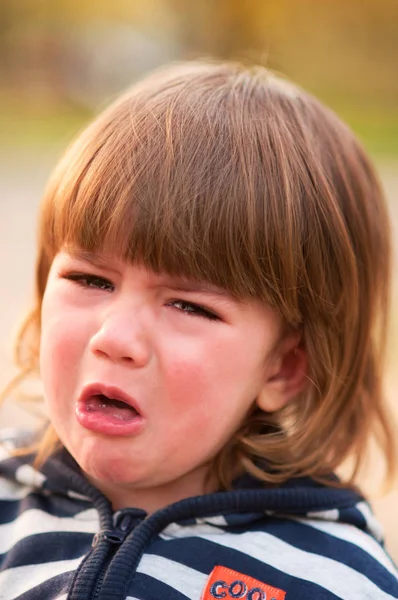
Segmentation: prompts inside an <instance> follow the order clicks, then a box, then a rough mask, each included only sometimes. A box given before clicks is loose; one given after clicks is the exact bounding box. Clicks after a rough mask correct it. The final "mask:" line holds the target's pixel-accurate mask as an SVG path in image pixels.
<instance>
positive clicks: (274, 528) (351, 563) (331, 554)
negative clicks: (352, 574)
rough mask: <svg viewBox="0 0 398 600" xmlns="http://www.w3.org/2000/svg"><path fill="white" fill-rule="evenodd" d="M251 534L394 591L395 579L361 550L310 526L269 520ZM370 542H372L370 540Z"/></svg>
mask: <svg viewBox="0 0 398 600" xmlns="http://www.w3.org/2000/svg"><path fill="white" fill-rule="evenodd" d="M335 527H336V528H338V527H339V524H338V523H336V524H335ZM224 530H225V529H224ZM254 531H259V532H264V533H269V534H270V535H273V536H275V537H276V538H278V539H280V540H282V541H284V542H286V543H287V544H290V545H291V546H294V547H295V548H298V549H300V550H304V551H305V552H310V553H311V554H315V555H316V556H323V557H325V558H331V559H333V560H335V561H337V562H340V563H342V564H344V565H347V566H348V567H351V568H352V569H353V570H354V571H357V572H358V573H362V575H364V576H365V577H367V578H368V579H370V580H371V581H373V583H375V585H377V586H379V587H380V588H381V589H382V590H383V591H385V592H387V593H392V591H394V590H395V588H396V579H395V577H393V576H392V575H391V574H390V573H389V572H388V571H387V570H386V569H385V568H384V567H383V566H382V565H381V564H380V563H379V562H378V561H377V560H376V559H374V558H373V557H372V556H371V555H370V554H368V553H367V552H366V551H365V550H363V549H362V548H361V547H359V546H356V545H355V544H353V543H351V542H348V541H344V540H341V539H339V538H337V537H334V536H332V535H329V534H328V533H324V532H323V531H320V530H318V529H315V528H313V527H311V526H310V525H305V524H303V523H298V522H297V521H294V520H292V519H277V518H269V519H267V520H264V521H263V522H257V523H255V527H253V528H252V529H251V530H250V533H253V532H254ZM228 532H230V533H233V534H237V535H239V534H242V533H246V532H247V528H244V527H233V528H232V527H229V528H228ZM365 535H368V534H365ZM369 537H370V536H369ZM370 540H373V541H374V539H373V538H370Z"/></svg>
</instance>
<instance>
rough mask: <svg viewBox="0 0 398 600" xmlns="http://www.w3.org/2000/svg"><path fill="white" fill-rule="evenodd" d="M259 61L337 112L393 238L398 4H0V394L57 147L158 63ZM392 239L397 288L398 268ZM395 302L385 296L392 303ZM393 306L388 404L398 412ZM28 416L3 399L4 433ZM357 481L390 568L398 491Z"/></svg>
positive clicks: (381, 0)
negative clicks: (370, 501)
mask: <svg viewBox="0 0 398 600" xmlns="http://www.w3.org/2000/svg"><path fill="white" fill-rule="evenodd" d="M207 56H210V57H216V58H218V57H221V58H233V59H242V60H245V61H251V62H259V63H262V64H266V65H268V66H269V67H271V68H272V69H274V70H276V71H278V72H281V73H283V74H285V75H287V76H288V77H290V78H291V79H293V80H294V81H295V82H296V83H299V84H300V85H302V86H303V87H305V88H307V89H308V90H309V91H312V92H313V93H314V94H315V95H317V96H318V97H319V98H320V99H321V100H323V101H324V102H326V103H327V104H329V105H330V106H331V107H332V108H334V109H335V110H336V112H338V114H339V115H340V116H341V117H343V118H344V119H345V120H346V121H348V123H349V124H350V125H351V126H352V128H353V129H354V130H355V132H356V133H357V135H358V137H359V138H360V139H361V140H362V141H363V143H364V144H365V146H366V148H367V149H368V151H369V152H370V153H371V155H372V156H373V158H374V160H375V162H376V164H377V167H378V169H379V172H380V175H381V177H382V181H383V183H384V187H385V189H386V193H387V198H388V201H389V206H390V210H391V216H392V222H393V227H394V242H396V238H397V234H396V232H397V230H398V198H397V196H398V2H397V0H344V1H343V0H334V1H333V2H320V1H319V0H273V1H267V0H195V1H191V2H189V0H185V1H184V0H145V1H144V0H135V1H134V0H112V2H109V0H95V1H94V0H80V2H76V1H75V0H57V1H56V2H54V1H53V0H52V1H50V0H1V3H0V159H1V160H0V258H1V263H0V267H1V281H2V293H1V295H0V340H1V342H0V389H1V388H2V387H4V385H5V384H6V382H7V381H8V379H9V378H10V376H11V375H12V374H13V373H14V372H15V371H14V368H13V366H12V362H11V341H10V340H11V337H12V333H13V332H14V330H15V327H14V325H15V324H16V323H17V322H18V319H20V317H21V316H22V315H23V313H24V311H25V310H26V309H27V308H28V307H29V303H30V299H31V297H32V283H33V265H34V243H35V226H34V223H35V214H36V211H37V206H38V202H39V200H40V196H41V194H42V191H43V188H44V185H45V182H46V179H47V177H48V175H49V173H50V171H51V169H52V167H53V166H54V165H55V163H56V162H57V159H58V158H59V156H60V154H61V152H62V149H63V148H64V147H65V145H66V144H67V143H68V142H69V141H70V139H71V138H72V137H73V136H74V135H75V134H76V132H77V131H79V129H80V128H81V127H82V126H83V125H84V124H85V123H87V122H88V120H89V119H90V118H91V117H92V116H93V115H94V114H95V113H96V112H98V111H99V110H101V108H103V107H104V106H105V105H106V104H107V103H108V102H109V101H110V100H112V99H113V98H114V97H115V96H116V95H117V94H118V93H119V92H120V91H121V90H122V89H123V88H125V87H126V86H128V85H129V84H131V83H132V82H133V81H134V80H136V79H137V78H138V77H140V76H142V75H143V74H144V73H145V72H146V71H148V70H150V69H153V68H155V67H157V66H160V65H162V64H164V63H167V62H170V61H173V60H179V59H189V58H198V57H207ZM397 256H398V244H396V243H395V263H394V264H395V266H394V284H395V288H394V289H396V281H398V278H397V276H396V275H397V272H398V262H397ZM396 298H397V293H396V291H395V292H394V294H393V308H394V303H395V300H396ZM397 322H398V319H397V318H396V316H395V313H394V311H393V320H392V327H391V343H390V349H389V369H388V376H387V378H386V384H387V392H388V397H389V402H390V403H391V405H392V407H393V409H394V410H395V412H396V398H397V391H396V390H397V384H398V371H397V360H396V358H397V352H396V344H395V343H394V341H395V339H396V336H397V333H398V329H397ZM34 422H35V421H34V417H33V416H32V414H31V413H30V412H29V413H27V412H26V410H24V409H23V408H21V407H20V406H15V405H12V404H11V403H6V405H5V407H4V408H3V409H2V412H1V413H0V425H1V427H15V426H22V427H29V426H31V425H32V424H33V423H34ZM378 471H379V464H378V460H377V457H376V456H374V457H373V464H372V466H371V467H370V469H369V470H368V473H367V475H366V476H365V478H364V485H365V487H366V489H369V490H370V489H371V491H372V494H373V495H375V494H376V497H375V499H374V507H375V509H376V513H377V515H378V517H379V519H380V520H381V521H382V524H383V526H384V529H385V532H386V538H387V543H388V548H389V549H390V551H391V553H392V555H393V556H394V558H395V559H396V560H397V561H398V516H397V512H398V511H397V509H396V507H397V505H398V492H397V491H395V492H394V491H393V492H391V493H390V494H388V495H387V496H385V497H384V498H380V497H378V496H379V494H378V490H377V485H376V484H375V481H376V480H375V477H374V476H375V475H376V474H378Z"/></svg>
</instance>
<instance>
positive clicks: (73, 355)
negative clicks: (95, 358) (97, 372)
mask: <svg viewBox="0 0 398 600" xmlns="http://www.w3.org/2000/svg"><path fill="white" fill-rule="evenodd" d="M86 328H87V324H84V323H80V322H79V321H76V320H74V321H71V320H70V319H68V318H66V317H62V318H49V319H47V320H46V321H45V322H44V326H43V330H42V338H41V347H40V369H41V377H42V380H43V383H44V390H45V394H46V397H47V402H54V401H56V400H57V399H58V400H60V399H61V398H62V397H63V396H65V395H66V394H68V395H69V394H71V393H73V392H74V391H75V390H74V387H75V386H76V385H77V382H78V379H79V373H80V371H81V369H82V359H83V356H84V352H85V347H86V335H85V330H86Z"/></svg>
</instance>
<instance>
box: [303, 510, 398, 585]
mask: <svg viewBox="0 0 398 600" xmlns="http://www.w3.org/2000/svg"><path fill="white" fill-rule="evenodd" d="M291 518H292V519H293V520H294V521H297V522H299V523H302V524H303V525H309V526H310V527H313V528H314V529H318V530H319V531H323V532H324V533H327V534H328V535H331V536H333V537H335V538H338V539H340V540H344V541H345V542H350V543H351V544H354V545H355V546H358V548H361V550H364V551H365V552H367V553H368V554H369V555H370V556H371V557H372V558H374V559H375V560H377V561H378V562H379V563H380V564H381V565H383V567H384V568H385V569H387V571H389V572H390V573H391V574H392V575H394V577H398V572H397V570H396V568H395V566H394V565H393V563H392V561H390V559H389V557H388V556H387V554H386V553H385V552H384V551H383V549H382V548H381V547H380V545H379V543H378V542H377V541H376V540H375V539H374V538H373V537H371V536H370V535H369V534H368V533H365V532H364V531H361V530H360V529H357V527H355V526H354V525H350V524H348V523H344V524H342V523H328V522H323V521H316V520H311V519H297V518H294V517H291Z"/></svg>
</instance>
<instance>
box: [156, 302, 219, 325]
mask: <svg viewBox="0 0 398 600" xmlns="http://www.w3.org/2000/svg"><path fill="white" fill-rule="evenodd" d="M168 306H173V307H175V308H176V309H177V310H180V311H181V312H183V313H186V314H188V315H193V316H198V317H204V318H205V319H209V320H210V321H220V320H221V319H220V317H219V316H218V315H216V313H214V312H212V311H211V310H208V309H207V308H204V307H203V306H200V304H195V303H193V302H187V301H185V300H173V301H172V302H169V304H168Z"/></svg>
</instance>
